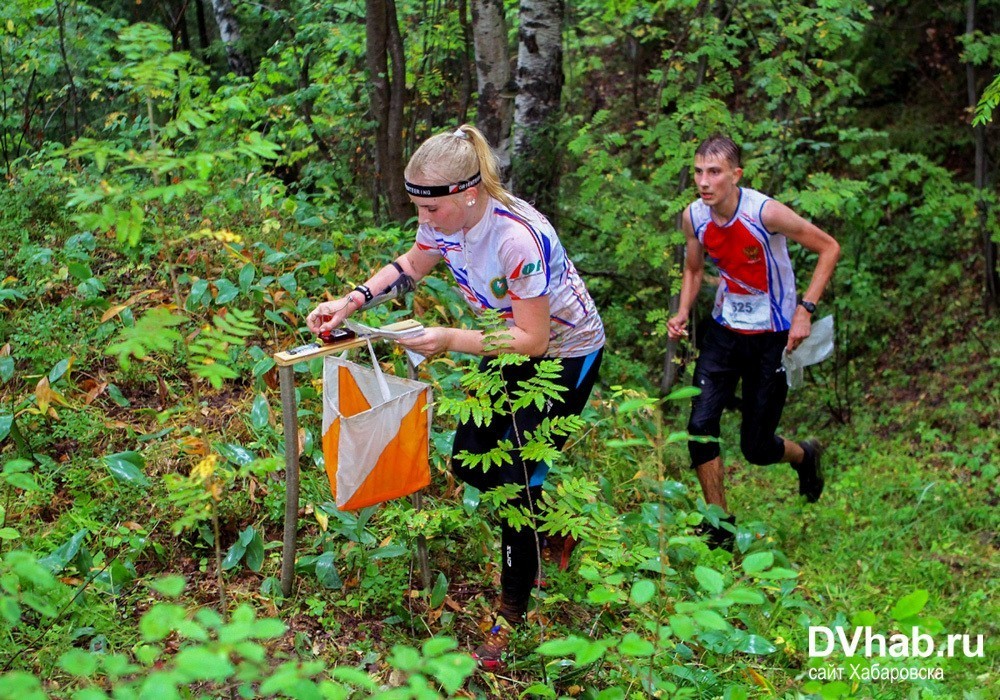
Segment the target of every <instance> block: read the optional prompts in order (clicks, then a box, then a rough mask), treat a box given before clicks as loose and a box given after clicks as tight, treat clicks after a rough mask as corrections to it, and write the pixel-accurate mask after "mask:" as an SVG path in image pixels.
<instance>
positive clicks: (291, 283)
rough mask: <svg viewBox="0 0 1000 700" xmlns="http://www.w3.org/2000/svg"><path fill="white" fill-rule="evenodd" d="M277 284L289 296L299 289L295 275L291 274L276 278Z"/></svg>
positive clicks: (287, 273)
mask: <svg viewBox="0 0 1000 700" xmlns="http://www.w3.org/2000/svg"><path fill="white" fill-rule="evenodd" d="M278 284H280V285H281V286H282V288H283V289H284V290H285V291H287V292H288V293H289V294H295V292H296V291H297V290H298V288H299V285H298V282H296V281H295V275H294V274H292V273H291V272H286V273H285V274H283V275H281V276H280V277H278Z"/></svg>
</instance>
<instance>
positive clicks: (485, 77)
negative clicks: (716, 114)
mask: <svg viewBox="0 0 1000 700" xmlns="http://www.w3.org/2000/svg"><path fill="white" fill-rule="evenodd" d="M472 29H473V31H472V35H473V41H474V44H475V51H476V82H477V88H478V92H479V97H478V99H477V101H476V114H477V115H478V116H477V121H476V126H478V127H479V130H480V131H482V132H483V135H484V136H485V137H486V140H487V141H489V142H490V145H491V146H493V150H494V151H495V152H496V154H497V159H498V160H499V161H500V179H501V180H502V181H503V182H504V184H506V185H508V186H509V185H510V160H511V158H510V146H511V143H510V129H511V124H512V123H513V121H514V91H515V89H516V88H515V86H514V84H513V82H512V80H511V71H510V51H509V49H508V46H507V19H506V17H505V16H504V11H503V0H472Z"/></svg>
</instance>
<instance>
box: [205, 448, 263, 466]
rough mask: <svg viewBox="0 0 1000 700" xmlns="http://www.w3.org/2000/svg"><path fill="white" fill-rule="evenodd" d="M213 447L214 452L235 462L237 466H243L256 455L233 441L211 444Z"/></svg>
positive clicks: (255, 457)
mask: <svg viewBox="0 0 1000 700" xmlns="http://www.w3.org/2000/svg"><path fill="white" fill-rule="evenodd" d="M213 447H214V448H215V451H216V452H218V453H219V454H220V455H222V456H223V457H225V458H226V459H227V460H228V461H230V462H232V463H233V464H235V465H236V466H237V467H245V466H246V465H248V464H250V463H251V462H252V461H254V460H255V459H257V456H256V455H254V453H253V452H251V451H250V450H248V449H247V448H245V447H243V446H242V445H237V444H235V443H231V442H223V443H219V444H216V445H213Z"/></svg>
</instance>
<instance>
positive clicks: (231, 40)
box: [212, 0, 254, 77]
mask: <svg viewBox="0 0 1000 700" xmlns="http://www.w3.org/2000/svg"><path fill="white" fill-rule="evenodd" d="M212 11H213V12H215V23H216V24H217V25H219V36H220V37H221V38H222V43H223V44H225V46H226V59H227V60H228V62H229V69H230V70H231V71H233V73H235V74H236V75H240V76H243V77H250V76H251V75H253V72H254V68H253V64H252V63H251V62H250V59H249V58H247V57H246V54H244V53H243V50H242V49H241V48H240V43H241V41H242V38H243V37H242V36H241V34H240V25H239V22H237V21H236V12H235V11H234V10H233V3H232V2H230V0H212Z"/></svg>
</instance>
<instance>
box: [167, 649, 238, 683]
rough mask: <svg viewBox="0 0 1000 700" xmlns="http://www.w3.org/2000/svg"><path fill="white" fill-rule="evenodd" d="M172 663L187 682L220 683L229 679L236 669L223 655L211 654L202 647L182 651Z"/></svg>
mask: <svg viewBox="0 0 1000 700" xmlns="http://www.w3.org/2000/svg"><path fill="white" fill-rule="evenodd" d="M174 663H175V664H176V665H177V670H178V671H181V672H182V673H184V675H185V676H187V678H188V679H189V680H202V681H216V682H221V681H224V680H226V679H227V678H229V677H230V676H231V675H233V673H234V672H235V671H236V668H235V667H234V666H233V665H232V664H231V663H230V662H229V659H227V658H226V656H225V655H224V654H219V653H215V652H211V651H209V650H208V649H206V648H204V647H189V648H187V649H184V650H182V651H181V652H180V653H179V654H177V656H176V657H174Z"/></svg>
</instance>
